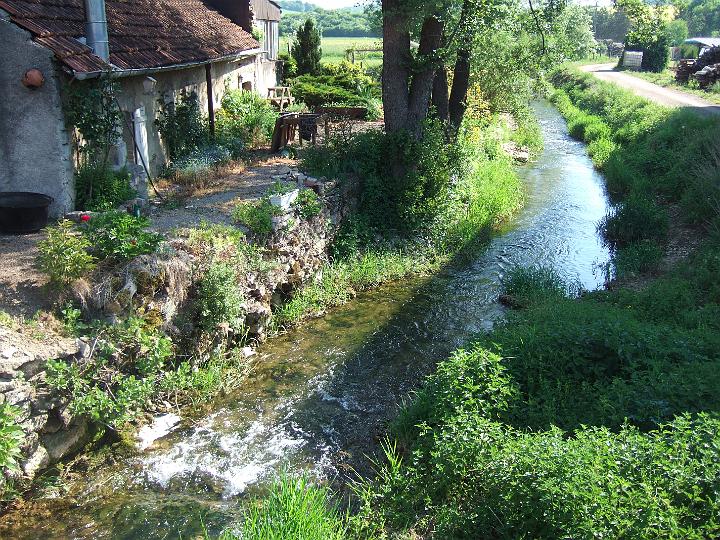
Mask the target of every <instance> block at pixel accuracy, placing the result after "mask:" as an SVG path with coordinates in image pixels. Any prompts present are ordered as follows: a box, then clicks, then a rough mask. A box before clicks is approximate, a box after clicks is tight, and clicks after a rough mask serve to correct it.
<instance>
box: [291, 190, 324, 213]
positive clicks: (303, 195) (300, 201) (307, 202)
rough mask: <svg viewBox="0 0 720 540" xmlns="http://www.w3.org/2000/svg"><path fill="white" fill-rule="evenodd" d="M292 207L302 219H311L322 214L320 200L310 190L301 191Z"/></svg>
mask: <svg viewBox="0 0 720 540" xmlns="http://www.w3.org/2000/svg"><path fill="white" fill-rule="evenodd" d="M294 205H295V207H296V208H297V211H298V213H299V214H300V216H302V217H303V218H304V219H312V218H314V217H315V216H317V215H319V214H320V212H322V203H321V202H320V198H319V197H318V196H317V193H315V192H314V191H313V190H312V189H308V188H305V189H301V190H300V193H299V194H298V198H297V199H296V200H295V203H294Z"/></svg>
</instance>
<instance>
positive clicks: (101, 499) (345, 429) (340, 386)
mask: <svg viewBox="0 0 720 540" xmlns="http://www.w3.org/2000/svg"><path fill="white" fill-rule="evenodd" d="M536 112H537V114H538V117H539V119H540V121H541V124H542V127H543V133H544V137H545V151H544V153H543V155H542V156H541V157H540V159H539V160H538V162H537V163H535V164H533V165H531V166H527V167H522V168H521V169H520V174H521V175H522V177H523V179H524V180H525V182H526V185H527V202H526V207H525V209H524V210H523V212H521V214H520V215H519V216H518V217H517V218H516V219H514V220H513V222H512V223H511V224H510V225H509V226H508V227H507V228H506V230H505V231H503V233H502V234H501V235H498V236H496V237H495V238H493V239H492V240H491V241H490V243H489V245H488V246H487V248H486V249H485V250H484V251H482V253H480V254H479V255H478V256H477V258H475V259H474V260H473V261H471V262H470V263H467V262H465V263H463V264H459V263H458V264H450V265H449V266H448V267H447V268H446V269H445V270H444V271H443V272H441V273H439V274H438V275H435V276H433V277H431V278H424V279H420V278H414V279H409V280H407V281H405V282H402V283H395V284H392V285H389V286H385V287H382V288H380V289H378V290H376V291H373V292H370V293H367V294H363V295H361V296H360V297H358V298H357V299H356V300H355V301H353V302H352V303H351V304H348V305H347V306H344V307H342V308H340V309H338V310H336V311H334V312H333V313H331V314H329V315H327V316H326V317H324V318H323V319H318V320H315V321H312V322H310V323H309V324H307V325H305V326H304V327H302V328H301V329H298V330H296V331H294V332H290V333H288V334H286V335H283V336H280V337H278V338H276V339H273V340H271V341H270V342H269V343H267V344H265V345H263V347H261V348H260V350H259V352H260V357H259V359H258V361H257V363H256V364H257V365H256V370H255V371H254V373H253V375H252V377H251V378H250V379H249V380H248V381H247V382H246V383H245V384H244V385H243V386H242V387H241V388H240V389H238V391H237V392H235V393H234V394H233V395H231V396H228V397H227V398H225V399H223V400H222V401H221V402H219V403H218V404H217V406H216V408H215V411H214V412H213V413H212V414H211V415H209V416H207V417H205V418H203V419H201V420H200V421H199V423H198V424H196V425H195V426H192V427H189V428H185V429H180V430H177V431H176V432H174V433H171V434H169V435H168V436H166V437H164V438H163V439H161V440H160V441H158V442H157V443H156V444H155V445H154V446H153V447H152V448H151V449H150V450H148V451H146V452H144V453H143V454H141V455H139V456H137V457H135V458H132V459H128V460H124V461H122V462H121V463H120V464H119V465H118V466H117V467H115V468H111V469H110V470H108V471H105V472H103V473H102V474H99V475H97V477H96V478H93V479H87V480H86V483H85V484H84V485H82V486H78V487H77V488H76V490H75V491H74V493H73V494H74V495H75V497H74V498H72V499H70V498H68V499H67V500H65V501H63V500H56V501H49V502H43V503H41V504H39V505H38V507H37V510H38V512H37V513H38V515H37V517H36V518H33V517H29V518H28V519H25V520H17V521H16V524H15V525H14V529H13V531H12V532H13V537H15V538H38V537H43V538H127V539H136V538H137V539H140V538H142V539H150V538H158V539H160V538H178V536H179V535H182V537H184V538H188V537H190V538H192V537H193V536H194V535H196V534H199V533H200V532H201V530H200V522H201V519H200V516H202V520H203V521H204V523H205V524H206V525H207V526H208V528H209V530H210V531H211V532H214V531H217V530H219V529H221V528H222V527H223V526H224V525H226V524H227V523H230V522H232V521H233V520H234V519H237V517H238V512H239V507H240V505H239V504H238V498H239V497H242V496H244V495H246V494H248V493H252V492H253V491H255V490H258V489H262V486H263V484H264V483H266V482H267V480H268V479H270V478H271V477H272V475H273V474H275V473H276V472H277V471H278V470H279V469H281V468H283V467H285V468H287V469H288V470H290V471H300V470H308V471H311V473H312V474H314V475H317V476H318V477H320V478H324V479H326V480H328V481H330V482H334V483H337V484H342V482H343V480H345V479H346V478H347V477H348V475H349V474H350V472H349V471H350V469H351V468H354V469H356V470H358V471H359V472H361V473H367V472H369V464H370V461H369V459H368V456H372V455H374V454H375V453H376V452H377V450H378V444H377V443H378V441H379V440H380V439H381V438H382V437H383V436H384V434H385V432H386V425H387V422H388V421H389V420H391V419H392V418H393V417H394V416H395V414H396V413H397V411H398V408H399V407H400V405H401V404H402V402H403V400H405V399H407V398H408V397H409V396H410V395H411V393H412V391H413V390H414V389H416V388H417V387H418V386H419V385H420V384H421V383H422V380H423V377H424V376H425V375H426V374H428V373H429V372H430V371H431V370H432V368H433V366H434V365H435V364H436V363H437V362H438V361H439V360H441V359H443V358H444V357H446V356H447V355H448V354H449V353H450V352H451V351H452V350H454V349H456V348H457V347H460V346H462V344H463V343H465V342H466V341H467V340H468V339H469V338H471V337H472V336H473V335H474V334H477V333H478V332H482V331H486V330H489V329H490V328H492V326H493V324H494V322H495V321H497V320H498V319H499V318H501V317H502V315H503V309H502V308H501V306H500V305H499V304H498V303H497V297H498V294H499V292H500V287H501V281H502V278H503V276H504V274H505V272H506V271H507V270H508V269H509V268H511V267H513V266H515V265H518V264H519V265H531V264H543V265H548V266H553V267H555V268H556V269H557V270H558V271H559V272H560V273H561V274H563V275H565V276H566V277H567V278H568V279H572V280H576V281H578V282H580V283H581V284H582V285H583V286H585V287H586V288H589V289H592V288H596V287H598V286H600V285H602V276H600V275H598V272H596V271H595V268H596V267H597V266H598V265H601V264H603V263H605V262H606V261H607V258H608V253H607V251H606V249H605V248H604V247H603V245H602V242H601V241H600V239H599V238H598V237H597V235H596V231H595V225H596V223H597V221H598V220H599V219H600V218H601V217H603V216H604V215H605V213H606V211H607V206H608V203H607V198H606V196H605V193H604V189H603V186H602V178H601V177H600V176H599V175H598V174H597V173H596V172H595V171H594V170H593V168H592V163H591V162H590V160H589V158H588V157H587V155H586V154H585V150H584V147H583V146H582V145H581V144H580V143H578V142H575V141H573V140H571V139H570V138H569V137H568V136H567V134H566V127H565V124H564V122H563V120H562V119H561V117H560V116H559V114H558V113H557V112H556V111H555V110H554V109H553V108H552V107H550V106H549V105H548V104H546V103H538V104H536ZM41 511H45V512H48V513H52V524H51V523H49V522H45V523H43V522H42V518H41V517H40V515H41V514H40V512H41ZM13 518H14V520H15V519H17V518H16V517H14V516H13ZM0 532H1V529H0Z"/></svg>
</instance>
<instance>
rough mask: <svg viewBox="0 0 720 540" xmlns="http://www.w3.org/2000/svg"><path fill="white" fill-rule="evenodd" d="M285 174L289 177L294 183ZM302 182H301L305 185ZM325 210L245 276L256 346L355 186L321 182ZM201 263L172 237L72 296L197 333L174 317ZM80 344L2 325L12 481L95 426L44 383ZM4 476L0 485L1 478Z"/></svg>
mask: <svg viewBox="0 0 720 540" xmlns="http://www.w3.org/2000/svg"><path fill="white" fill-rule="evenodd" d="M293 174H296V173H292V174H288V179H290V178H292V175H293ZM303 181H304V180H303V179H302V178H301V179H300V182H303ZM312 188H313V189H315V190H316V191H317V192H319V193H321V199H322V201H323V203H324V209H323V212H322V213H321V214H320V215H319V216H316V217H314V218H312V219H311V220H300V219H299V218H297V217H292V216H290V215H287V216H285V219H281V220H279V221H278V226H277V230H276V231H275V232H273V233H272V234H271V235H270V236H269V238H267V239H264V240H265V241H264V247H265V248H266V250H267V251H266V256H265V258H266V259H267V260H270V261H272V262H273V264H272V265H271V268H269V269H266V270H257V271H252V272H248V273H247V275H245V276H241V279H240V283H239V285H238V286H239V288H240V289H241V291H242V293H243V295H244V298H245V299H246V302H245V313H246V319H245V326H246V328H247V329H248V330H249V336H250V338H251V339H252V340H253V341H254V342H260V341H263V340H264V339H266V338H267V334H268V323H269V321H270V317H271V314H272V310H273V309H274V308H275V307H277V306H278V305H281V304H282V303H283V302H285V301H286V300H287V299H288V298H289V297H290V296H291V295H292V292H293V291H295V290H297V289H298V288H299V287H300V286H302V285H303V284H304V283H306V282H307V281H308V280H310V279H312V278H313V277H314V276H315V275H316V273H317V270H318V269H320V268H321V267H322V265H323V264H324V263H325V262H326V260H327V254H326V252H327V249H328V247H329V245H330V242H331V241H332V238H333V236H334V234H335V233H336V232H337V229H338V227H339V224H340V222H341V221H342V220H343V218H344V217H345V216H347V215H348V213H349V212H351V211H352V209H353V206H354V201H355V199H356V196H355V190H354V186H353V184H352V183H350V182H346V183H344V184H343V185H342V186H338V185H337V184H336V183H335V182H318V181H316V184H315V185H313V186H312ZM200 267H201V261H199V260H197V259H196V258H195V257H194V256H193V254H192V253H191V251H190V250H189V249H187V244H186V243H185V241H184V240H183V239H181V238H174V239H173V238H171V239H169V240H168V243H167V245H166V246H165V247H164V248H163V249H161V250H160V252H159V253H158V254H153V255H143V256H141V257H138V258H136V259H134V260H132V261H130V262H129V264H127V265H126V266H124V267H122V268H120V269H117V268H116V269H113V270H106V271H103V270H98V272H96V274H95V275H94V277H93V278H92V279H91V280H88V281H85V282H82V283H79V284H77V285H76V286H75V289H74V291H73V292H74V294H75V296H76V297H77V298H79V299H81V300H82V301H83V302H84V308H85V310H86V312H88V313H92V315H93V317H97V318H104V319H108V320H122V319H123V318H124V317H125V316H127V315H128V314H130V313H131V312H138V311H140V312H142V313H144V314H145V316H152V315H153V314H155V315H156V316H157V317H161V318H162V325H163V327H164V328H165V330H166V331H167V333H168V334H169V335H171V336H172V337H173V338H174V340H176V341H177V340H180V339H182V338H183V334H186V333H188V332H192V331H193V330H194V329H193V328H183V327H182V325H178V324H176V323H177V321H176V319H177V315H178V314H180V313H182V312H183V310H184V309H185V307H186V304H190V303H191V301H192V295H193V291H194V288H195V287H196V285H197V282H198V280H199V278H200V277H201V276H202V270H201V268H200ZM89 348H90V346H89V345H88V343H86V342H85V341H83V340H80V339H78V340H71V339H58V341H57V343H47V342H42V345H40V344H32V343H28V340H27V339H23V337H22V336H21V335H20V334H18V333H17V332H15V331H13V330H12V329H9V328H5V327H2V326H0V402H7V403H10V404H12V405H14V406H16V407H18V409H19V410H20V415H19V417H18V419H17V420H18V422H19V424H20V426H21V427H22V429H23V430H24V432H25V441H24V443H23V447H22V454H23V459H22V461H21V470H19V471H16V472H13V473H9V474H10V475H11V476H12V477H13V478H14V480H20V481H21V483H22V482H27V481H30V480H31V479H32V478H33V477H34V476H35V475H36V474H37V473H38V472H39V471H41V470H43V469H45V468H47V467H48V466H50V465H52V464H55V463H57V462H59V461H60V460H62V459H63V458H67V457H69V456H71V455H72V454H75V453H77V452H78V451H79V450H80V449H81V448H82V447H83V446H84V445H85V444H86V443H87V442H88V441H89V440H90V437H91V436H92V434H93V426H92V425H91V424H90V423H89V422H88V421H87V419H85V418H83V417H78V416H74V415H73V414H71V413H70V411H69V408H68V405H69V404H68V402H67V401H66V400H65V399H63V398H61V397H59V396H58V395H56V393H55V392H54V391H53V390H51V389H50V388H49V387H48V386H47V384H45V369H46V364H47V361H48V360H49V359H54V358H62V359H65V360H69V361H72V360H73V359H77V358H79V357H81V356H83V355H87V354H90V352H89ZM3 480H4V479H2V477H0V481H3Z"/></svg>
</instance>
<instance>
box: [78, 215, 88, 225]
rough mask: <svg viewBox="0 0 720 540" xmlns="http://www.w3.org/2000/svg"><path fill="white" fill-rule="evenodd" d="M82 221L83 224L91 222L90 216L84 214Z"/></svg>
mask: <svg viewBox="0 0 720 540" xmlns="http://www.w3.org/2000/svg"><path fill="white" fill-rule="evenodd" d="M80 221H82V222H83V223H87V222H88V221H90V216H88V215H87V214H83V215H82V216H80Z"/></svg>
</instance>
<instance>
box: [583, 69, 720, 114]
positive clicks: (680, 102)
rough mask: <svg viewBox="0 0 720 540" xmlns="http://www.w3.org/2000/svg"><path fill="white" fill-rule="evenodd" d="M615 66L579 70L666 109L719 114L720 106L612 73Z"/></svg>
mask: <svg viewBox="0 0 720 540" xmlns="http://www.w3.org/2000/svg"><path fill="white" fill-rule="evenodd" d="M614 67H615V64H592V65H589V66H581V67H580V69H581V70H583V71H586V72H588V73H592V74H593V75H595V76H596V77H597V78H598V79H602V80H603V81H609V82H612V83H614V84H617V85H618V86H621V87H623V88H625V89H626V90H630V91H632V92H634V93H635V94H637V95H638V96H642V97H644V98H647V99H649V100H650V101H653V102H654V103H657V104H658V105H664V106H666V107H690V108H693V109H696V110H697V112H699V113H700V114H703V115H709V114H720V106H718V105H715V104H714V103H711V102H710V101H706V100H704V99H702V98H699V97H697V96H694V95H692V94H686V93H685V92H681V91H679V90H672V89H670V88H663V87H662V86H658V85H657V84H653V83H651V82H648V81H645V80H643V79H639V78H637V77H633V76H632V75H628V74H627V73H624V72H622V71H613V68H614Z"/></svg>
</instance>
